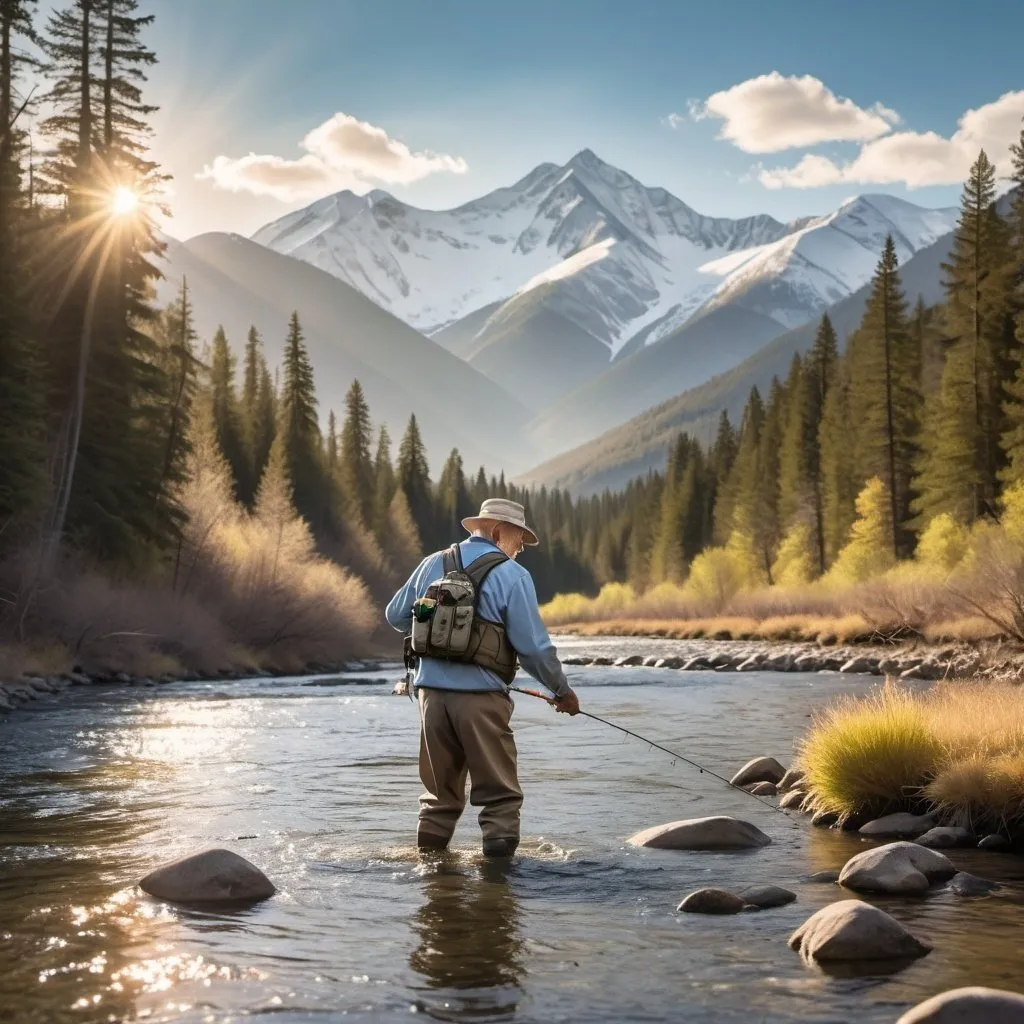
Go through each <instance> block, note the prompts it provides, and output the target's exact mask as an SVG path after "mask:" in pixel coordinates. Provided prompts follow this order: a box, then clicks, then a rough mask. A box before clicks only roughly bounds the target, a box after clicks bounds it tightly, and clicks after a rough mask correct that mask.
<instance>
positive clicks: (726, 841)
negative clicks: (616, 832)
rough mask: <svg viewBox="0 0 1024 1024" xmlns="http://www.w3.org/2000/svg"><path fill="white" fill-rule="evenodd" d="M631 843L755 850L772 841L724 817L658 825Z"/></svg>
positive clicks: (662, 847) (658, 847)
mask: <svg viewBox="0 0 1024 1024" xmlns="http://www.w3.org/2000/svg"><path fill="white" fill-rule="evenodd" d="M627 842H629V844H630V845H631V846H646V847H650V848H652V849H656V850H751V849H756V848H757V847H759V846H767V845H768V844H769V843H770V842H771V839H769V838H768V836H766V835H765V834H764V833H763V832H762V831H761V830H760V829H759V828H757V826H755V825H751V824H750V823H749V822H746V821H740V819H739V818H731V817H729V816H728V815H720V816H717V817H710V818H688V819H686V820H684V821H671V822H669V823H668V824H667V825H655V826H654V828H649V829H645V830H644V831H643V832H637V834H636V835H635V836H632V837H630V838H629V839H628V840H627Z"/></svg>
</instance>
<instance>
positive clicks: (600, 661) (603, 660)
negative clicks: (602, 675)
mask: <svg viewBox="0 0 1024 1024" xmlns="http://www.w3.org/2000/svg"><path fill="white" fill-rule="evenodd" d="M611 663H612V659H611V658H609V657H606V656H605V655H603V654H601V655H599V656H598V657H596V658H593V659H591V662H590V664H591V665H610V664H611Z"/></svg>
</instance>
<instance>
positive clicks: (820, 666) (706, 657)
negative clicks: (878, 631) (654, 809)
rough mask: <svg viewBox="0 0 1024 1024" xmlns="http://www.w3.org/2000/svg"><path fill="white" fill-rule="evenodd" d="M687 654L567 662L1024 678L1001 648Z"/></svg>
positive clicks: (1020, 660) (783, 646)
mask: <svg viewBox="0 0 1024 1024" xmlns="http://www.w3.org/2000/svg"><path fill="white" fill-rule="evenodd" d="M680 643H681V644H685V647H686V648H687V651H688V653H687V655H686V656H682V655H671V656H658V655H647V656H644V655H641V654H629V655H623V656H621V657H618V658H612V657H608V656H602V655H598V656H596V657H588V656H579V655H569V656H567V657H565V658H563V659H562V663H563V664H565V665H592V666H611V667H617V668H622V667H644V668H661V669H665V668H667V669H673V670H676V671H680V672H842V673H847V674H851V675H874V676H888V677H892V678H899V679H922V680H935V679H964V678H978V677H981V678H998V679H1020V678H1024V656H1022V654H1021V653H1020V652H1017V651H1013V652H1012V653H1007V652H1006V651H1005V650H1003V651H1001V650H1000V648H998V647H996V648H993V649H984V648H980V647H974V646H970V645H959V646H945V647H934V646H930V645H920V646H904V645H900V644H894V645H885V646H882V645H879V646H875V647H865V646H863V645H860V644H858V645H856V646H845V647H826V646H822V645H819V644H813V643H777V642H773V641H768V640H763V641H756V642H751V643H742V642H726V641H717V640H693V641H681V642H680Z"/></svg>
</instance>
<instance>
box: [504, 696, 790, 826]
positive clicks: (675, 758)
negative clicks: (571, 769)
mask: <svg viewBox="0 0 1024 1024" xmlns="http://www.w3.org/2000/svg"><path fill="white" fill-rule="evenodd" d="M509 689H510V690H514V691H515V692H516V693H524V694H526V696H528V697H537V698H538V699H539V700H542V701H544V702H545V703H546V704H552V705H554V704H556V703H557V701H556V700H555V699H554V698H552V697H549V696H548V695H547V694H546V693H541V692H540V690H528V689H526V687H523V686H510V687H509ZM576 713H577V714H579V715H583V716H585V717H586V718H590V719H593V721H595V722H600V723H601V724H602V725H607V726H608V727H609V728H611V729H617V730H618V731H619V732H621V733H625V734H626V735H627V736H632V737H633V739H636V740H640V742H641V743H646V744H647V745H648V746H649V747H653V748H655V749H656V750H660V751H662V752H663V753H665V754H668V755H669V757H671V758H673V761H685V762H686V763H687V764H688V765H691V766H692V767H694V768H696V769H697V771H699V772H700V773H701V775H710V776H711V777H712V778H713V779H718V781H719V782H724V783H725V784H726V785H727V786H728V787H729V788H730V789H734V790H737V791H738V792H740V793H744V794H745V795H746V796H749V797H750V798H751V799H752V800H756V801H757V802H758V803H759V804H763V805H764V806H765V807H767V808H769V809H770V810H772V811H775V812H776V814H781V815H782V816H783V817H784V818H785V819H786V820H787V821H788V822H790V824H792V825H796V824H797V822H795V821H794V820H793V819H792V818H791V817H790V816H789V815H788V814H787V813H786V812H785V810H784V809H783V808H781V807H777V806H776V805H775V804H770V803H768V801H767V800H762V799H761V798H760V797H759V796H758V795H757V794H756V793H751V792H750V791H749V790H746V789H741V788H740V787H739V786H734V785H733V784H732V783H731V782H730V781H729V780H728V779H727V778H725V776H723V775H719V774H718V773H717V772H713V771H712V770H711V769H710V768H705V767H704V765H702V764H698V763H697V762H696V761H692V760H691V759H690V758H688V757H686V756H685V755H684V754H679V753H677V752H676V751H674V750H669V748H668V747H665V746H662V744H660V743H656V742H655V741H654V740H651V739H648V738H647V737H646V736H641V735H640V733H638V732H633V730H632V729H627V728H626V727H625V726H624V725H618V724H617V723H615V722H609V721H608V719H607V718H602V717H601V716H600V715H594V714H591V712H589V711H584V710H583V709H582V708H581V709H580V710H579V711H577V712H576Z"/></svg>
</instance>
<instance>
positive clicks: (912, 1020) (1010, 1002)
mask: <svg viewBox="0 0 1024 1024" xmlns="http://www.w3.org/2000/svg"><path fill="white" fill-rule="evenodd" d="M978 1021H984V1022H985V1024H1021V1022H1022V1021H1024V996H1022V995H1018V994H1017V993H1016V992H1004V991H1003V990H1002V989H998V988H982V987H981V986H971V987H970V988H954V989H950V991H948V992H940V993H939V994H938V995H937V996H932V998H931V999H926V1000H925V1001H924V1002H923V1003H918V1005H917V1006H915V1007H914V1008H913V1009H912V1010H907V1012H906V1013H905V1014H903V1016H902V1017H900V1019H899V1020H898V1021H897V1022H896V1024H977V1022H978Z"/></svg>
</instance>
